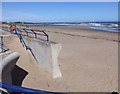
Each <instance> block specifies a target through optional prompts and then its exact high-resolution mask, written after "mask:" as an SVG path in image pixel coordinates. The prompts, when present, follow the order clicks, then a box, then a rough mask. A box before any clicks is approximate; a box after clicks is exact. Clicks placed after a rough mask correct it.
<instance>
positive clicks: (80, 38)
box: [5, 26, 118, 92]
mask: <svg viewBox="0 0 120 94" xmlns="http://www.w3.org/2000/svg"><path fill="white" fill-rule="evenodd" d="M31 28H34V29H44V30H46V32H47V33H48V34H49V36H50V41H55V42H58V43H61V44H62V50H61V52H60V54H59V57H58V62H59V65H60V69H61V72H62V75H63V77H62V78H59V79H53V78H52V76H51V75H50V74H49V73H48V72H47V71H46V70H45V69H43V68H42V67H41V66H37V64H36V62H35V60H34V58H33V57H32V55H31V54H30V52H29V51H26V50H25V48H23V47H22V45H21V44H20V42H19V40H18V38H17V37H13V38H12V39H9V38H8V39H6V40H7V42H6V43H5V45H6V47H7V48H9V49H10V50H12V51H17V52H19V53H20V55H21V57H20V59H19V61H18V63H17V65H18V66H19V67H21V68H22V69H24V70H25V71H27V72H28V75H27V76H26V77H25V79H24V81H23V83H22V86H25V87H30V88H35V89H44V90H50V91H61V92H109V91H118V42H117V41H118V36H117V33H107V32H103V31H99V30H93V29H85V28H80V27H72V26H60V27H58V26H41V27H31Z"/></svg>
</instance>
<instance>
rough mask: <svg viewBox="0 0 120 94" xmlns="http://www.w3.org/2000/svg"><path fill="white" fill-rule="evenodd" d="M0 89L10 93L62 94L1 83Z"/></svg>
mask: <svg viewBox="0 0 120 94" xmlns="http://www.w3.org/2000/svg"><path fill="white" fill-rule="evenodd" d="M0 87H1V88H4V89H6V90H8V91H11V92H19V93H23V94H64V93H61V92H51V91H46V90H37V89H31V88H26V87H20V86H15V85H11V84H8V83H3V82H0Z"/></svg>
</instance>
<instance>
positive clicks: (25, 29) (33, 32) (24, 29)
mask: <svg viewBox="0 0 120 94" xmlns="http://www.w3.org/2000/svg"><path fill="white" fill-rule="evenodd" d="M2 29H3V30H5V31H9V30H10V32H11V33H12V31H11V28H10V27H7V26H2ZM22 30H23V31H22ZM27 30H29V31H32V32H28V31H27ZM15 31H19V32H20V33H22V32H25V33H26V36H27V37H29V34H34V37H33V38H36V39H37V38H38V37H37V36H38V35H42V36H46V41H49V36H48V34H47V33H46V32H45V30H36V29H27V28H17V27H16V25H15ZM40 32H42V33H43V34H39V33H40Z"/></svg>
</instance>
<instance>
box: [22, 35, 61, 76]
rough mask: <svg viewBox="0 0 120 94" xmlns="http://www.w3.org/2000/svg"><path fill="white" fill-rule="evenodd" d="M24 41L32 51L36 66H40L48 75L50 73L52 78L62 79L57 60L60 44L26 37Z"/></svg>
mask: <svg viewBox="0 0 120 94" xmlns="http://www.w3.org/2000/svg"><path fill="white" fill-rule="evenodd" d="M24 40H25V42H26V44H27V45H28V46H29V47H30V48H31V49H32V51H33V53H34V55H35V57H36V59H37V63H38V64H40V65H42V66H43V67H44V68H45V69H46V70H47V71H48V72H49V73H51V74H52V76H53V78H59V77H62V74H61V71H60V68H59V64H58V60H57V58H58V54H59V52H60V50H61V44H58V43H55V42H47V41H43V40H38V39H33V38H27V37H24Z"/></svg>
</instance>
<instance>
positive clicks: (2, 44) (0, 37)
mask: <svg viewBox="0 0 120 94" xmlns="http://www.w3.org/2000/svg"><path fill="white" fill-rule="evenodd" d="M3 46H4V43H3V36H0V49H1V50H2V51H1V52H0V53H3V52H6V51H8V50H9V49H5V48H4V47H3Z"/></svg>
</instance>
